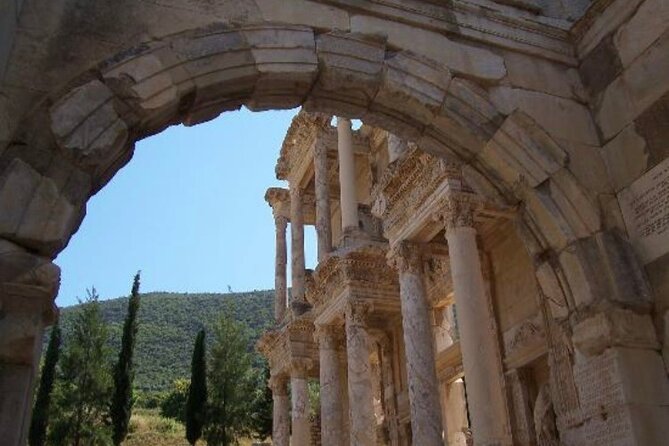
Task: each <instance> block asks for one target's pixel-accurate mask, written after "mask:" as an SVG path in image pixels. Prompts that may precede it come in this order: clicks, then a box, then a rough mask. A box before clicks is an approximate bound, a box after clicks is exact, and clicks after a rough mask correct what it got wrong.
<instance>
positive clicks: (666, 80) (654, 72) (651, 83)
mask: <svg viewBox="0 0 669 446" xmlns="http://www.w3.org/2000/svg"><path fill="white" fill-rule="evenodd" d="M666 73H669V30H666V31H665V32H664V34H663V35H662V36H661V37H660V38H659V39H658V40H657V41H655V43H653V45H651V46H650V47H649V48H648V50H646V51H645V52H644V53H643V56H642V57H639V58H638V59H636V61H635V62H634V63H633V64H632V65H631V66H630V67H629V68H628V69H627V70H625V72H623V77H624V78H625V81H626V82H627V85H628V86H629V90H630V98H631V99H632V105H633V106H634V111H635V113H636V115H635V116H638V115H639V114H641V113H642V112H643V111H644V110H646V108H648V107H650V106H651V105H652V104H653V103H654V102H655V101H657V100H658V99H660V98H661V97H662V96H663V95H664V94H665V93H666V92H667V91H668V90H669V77H668V76H667V75H666Z"/></svg>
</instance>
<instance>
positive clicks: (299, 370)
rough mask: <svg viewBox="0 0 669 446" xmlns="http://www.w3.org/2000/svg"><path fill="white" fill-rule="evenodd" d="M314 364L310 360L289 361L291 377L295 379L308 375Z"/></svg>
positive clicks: (294, 359)
mask: <svg viewBox="0 0 669 446" xmlns="http://www.w3.org/2000/svg"><path fill="white" fill-rule="evenodd" d="M313 365H314V363H313V361H312V360H311V358H293V359H292V360H291V361H290V372H291V375H292V376H294V377H297V378H304V377H306V376H307V375H308V373H309V371H310V370H311V368H312V367H313Z"/></svg>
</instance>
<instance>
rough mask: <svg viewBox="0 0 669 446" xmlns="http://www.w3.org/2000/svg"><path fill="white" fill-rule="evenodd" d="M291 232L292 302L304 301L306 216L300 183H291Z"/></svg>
mask: <svg viewBox="0 0 669 446" xmlns="http://www.w3.org/2000/svg"><path fill="white" fill-rule="evenodd" d="M290 234H291V236H292V237H291V278H292V285H291V287H292V302H303V301H304V268H305V266H304V216H303V211H302V190H301V189H300V187H299V185H297V184H291V185H290ZM292 302H291V303H292Z"/></svg>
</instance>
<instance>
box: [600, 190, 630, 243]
mask: <svg viewBox="0 0 669 446" xmlns="http://www.w3.org/2000/svg"><path fill="white" fill-rule="evenodd" d="M597 200H598V201H599V207H600V209H601V212H602V226H603V227H604V228H606V229H617V230H619V231H620V233H621V234H624V233H625V232H626V231H627V229H626V228H625V221H624V220H623V214H622V211H621V210H620V203H618V197H616V196H615V195H614V194H600V195H599V196H598V197H597Z"/></svg>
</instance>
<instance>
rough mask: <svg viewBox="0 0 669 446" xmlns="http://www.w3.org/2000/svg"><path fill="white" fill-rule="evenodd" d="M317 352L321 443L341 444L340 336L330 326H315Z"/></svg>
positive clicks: (342, 420)
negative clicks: (318, 359) (318, 361)
mask: <svg viewBox="0 0 669 446" xmlns="http://www.w3.org/2000/svg"><path fill="white" fill-rule="evenodd" d="M316 338H317V341H318V351H319V355H320V364H319V366H320V388H321V393H320V398H321V444H322V445H323V446H343V445H344V444H345V443H344V412H343V404H342V393H343V392H344V391H345V389H343V386H342V381H343V380H342V376H341V375H340V372H341V369H340V365H339V350H340V348H339V346H340V344H341V343H342V341H343V339H342V338H343V336H341V335H340V334H339V333H337V329H336V328H335V327H333V326H319V327H318V328H317V329H316Z"/></svg>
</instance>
